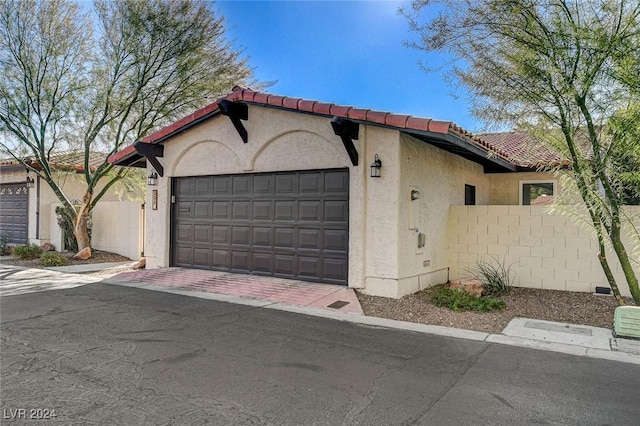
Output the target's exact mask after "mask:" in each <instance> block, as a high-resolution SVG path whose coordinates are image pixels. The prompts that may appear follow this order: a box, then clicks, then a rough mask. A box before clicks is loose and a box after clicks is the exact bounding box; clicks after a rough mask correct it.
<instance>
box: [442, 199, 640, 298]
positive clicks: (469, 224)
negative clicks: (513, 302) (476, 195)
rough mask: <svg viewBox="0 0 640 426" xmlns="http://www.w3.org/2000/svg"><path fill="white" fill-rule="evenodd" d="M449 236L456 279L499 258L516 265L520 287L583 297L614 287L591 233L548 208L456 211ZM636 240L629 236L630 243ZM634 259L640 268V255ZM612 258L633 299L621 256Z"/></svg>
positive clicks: (633, 209)
mask: <svg viewBox="0 0 640 426" xmlns="http://www.w3.org/2000/svg"><path fill="white" fill-rule="evenodd" d="M626 211H627V213H628V214H630V215H631V216H634V217H636V218H637V217H638V216H639V215H640V207H631V208H627V210H626ZM635 223H636V224H637V225H640V220H635ZM448 236H449V238H448V241H449V242H448V252H449V263H450V265H451V266H450V268H451V269H450V277H451V279H455V278H459V277H464V276H469V275H470V274H469V272H468V269H469V268H472V267H473V266H474V265H475V263H476V262H477V261H478V260H485V261H489V262H493V260H492V258H497V259H499V260H501V261H502V260H504V262H505V264H506V265H507V266H508V265H511V270H512V271H513V272H514V273H515V285H516V286H518V287H531V288H542V289H550V290H567V291H583V292H592V291H594V290H595V287H596V286H606V287H608V283H607V281H606V279H605V276H604V273H603V272H602V267H601V265H600V262H599V260H598V257H597V253H598V244H597V241H596V239H595V237H593V236H592V233H591V231H590V230H589V229H588V227H586V226H578V225H577V224H576V220H575V219H574V218H571V217H567V216H564V215H558V214H552V213H550V212H549V208H548V207H545V206H451V207H450V208H449V220H448ZM631 238H632V236H631V231H629V230H627V231H626V238H625V239H626V240H627V241H629V240H631ZM627 248H628V251H629V252H633V248H632V247H631V246H628V247H627ZM632 256H633V258H634V259H635V260H636V262H638V263H637V264H638V265H639V266H640V256H638V253H637V251H636V252H634V253H633V255H632ZM607 258H608V260H609V264H610V266H611V268H612V270H613V272H614V274H615V276H616V279H617V282H618V285H619V286H620V289H621V291H622V293H623V295H627V296H629V295H630V293H629V289H628V286H627V285H626V282H625V280H624V275H623V273H622V270H621V268H620V264H619V262H618V260H617V258H616V256H615V254H613V253H609V254H608V255H607ZM636 272H637V273H640V267H639V268H638V271H636Z"/></svg>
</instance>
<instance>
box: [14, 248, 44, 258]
mask: <svg viewBox="0 0 640 426" xmlns="http://www.w3.org/2000/svg"><path fill="white" fill-rule="evenodd" d="M13 254H15V255H16V256H18V257H19V258H20V259H35V258H37V257H40V255H41V254H42V249H41V248H40V246H38V245H36V244H31V245H29V246H15V247H14V248H13Z"/></svg>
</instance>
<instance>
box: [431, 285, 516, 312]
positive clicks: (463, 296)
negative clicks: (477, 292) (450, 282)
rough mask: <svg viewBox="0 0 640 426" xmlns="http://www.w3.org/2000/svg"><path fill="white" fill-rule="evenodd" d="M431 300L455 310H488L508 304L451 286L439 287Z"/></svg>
mask: <svg viewBox="0 0 640 426" xmlns="http://www.w3.org/2000/svg"><path fill="white" fill-rule="evenodd" d="M431 301H432V302H433V304H434V305H436V306H438V307H447V308H449V309H451V310H453V311H458V312H459V311H477V312H487V311H492V310H502V309H504V308H506V307H507V304H506V303H504V302H503V301H501V300H496V299H489V298H486V297H474V296H472V295H470V294H469V293H467V292H465V291H462V290H452V289H449V288H444V287H441V288H439V289H438V290H437V291H436V292H435V293H434V294H433V296H431Z"/></svg>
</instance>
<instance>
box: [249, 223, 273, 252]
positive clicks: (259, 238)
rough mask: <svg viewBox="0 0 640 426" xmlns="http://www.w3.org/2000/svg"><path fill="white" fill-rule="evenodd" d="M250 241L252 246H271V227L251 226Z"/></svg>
mask: <svg viewBox="0 0 640 426" xmlns="http://www.w3.org/2000/svg"><path fill="white" fill-rule="evenodd" d="M252 229H253V234H252V237H253V239H252V241H253V246H254V247H273V241H274V239H273V228H270V227H269V228H265V227H255V226H254V227H253V228H252Z"/></svg>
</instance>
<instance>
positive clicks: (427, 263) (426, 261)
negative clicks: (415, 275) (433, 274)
mask: <svg viewBox="0 0 640 426" xmlns="http://www.w3.org/2000/svg"><path fill="white" fill-rule="evenodd" d="M422 266H424V267H425V268H429V267H431V260H430V259H427V260H425V261H423V262H422Z"/></svg>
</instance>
